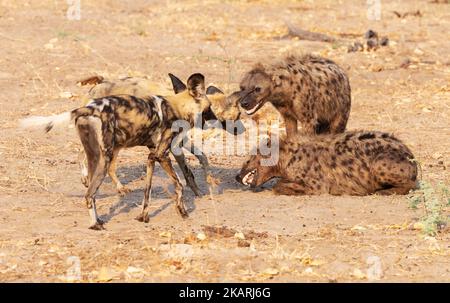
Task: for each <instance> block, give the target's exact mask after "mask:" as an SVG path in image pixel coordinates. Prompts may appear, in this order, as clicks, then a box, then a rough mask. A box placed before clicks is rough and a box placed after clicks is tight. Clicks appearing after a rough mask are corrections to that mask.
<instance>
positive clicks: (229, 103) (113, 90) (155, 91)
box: [79, 73, 244, 196]
mask: <svg viewBox="0 0 450 303" xmlns="http://www.w3.org/2000/svg"><path fill="white" fill-rule="evenodd" d="M169 77H170V79H171V81H172V86H173V91H174V92H175V93H176V94H179V93H183V92H184V91H186V85H185V84H184V83H183V82H182V81H181V80H180V79H179V78H178V77H176V76H175V75H173V74H170V73H169ZM80 83H81V85H87V84H94V85H95V86H93V87H92V88H91V89H90V90H89V98H85V100H84V103H85V104H83V105H86V104H87V103H88V102H90V100H92V98H101V97H106V96H111V95H122V94H125V95H132V96H135V97H138V98H143V97H146V96H151V95H162V94H163V93H164V94H167V90H165V89H164V88H163V87H162V86H161V85H159V84H157V83H154V82H152V81H151V80H149V79H146V78H136V77H128V78H124V79H119V80H115V81H110V80H105V79H104V78H103V77H101V76H94V77H90V78H87V79H85V80H82V81H80ZM206 95H207V101H208V103H209V104H208V107H207V109H205V110H203V111H202V112H201V115H202V117H201V118H202V125H203V123H205V121H207V120H219V121H220V122H221V123H222V126H223V127H224V129H226V121H237V120H238V119H239V117H240V110H239V105H238V102H237V101H236V100H235V101H233V100H230V99H227V98H226V96H225V94H224V93H223V92H222V91H221V90H220V89H218V88H217V87H215V86H208V88H207V89H206ZM186 104H189V105H190V106H191V107H192V105H193V104H190V103H189V102H187V103H186ZM182 111H183V112H182V113H180V116H185V115H186V114H188V115H189V113H190V112H192V109H185V108H183V109H182ZM184 112H186V114H185V113H184ZM188 112H189V113H188ZM180 119H181V117H180ZM239 124H240V123H239V122H236V128H233V129H232V131H233V133H234V134H237V133H241V132H242V131H243V130H244V127H243V125H239ZM189 146H190V152H191V153H193V154H194V155H195V156H196V157H197V159H198V160H199V162H200V164H201V166H202V169H203V171H204V173H205V175H206V180H207V183H208V184H209V191H210V194H211V191H212V188H211V186H212V185H211V180H212V179H213V178H212V176H211V173H210V171H209V163H208V158H207V157H206V155H205V154H204V153H203V151H202V150H201V149H199V148H197V147H196V146H195V145H194V144H193V143H192V142H191V144H190V145H189ZM118 153H119V150H117V153H116V154H114V155H113V159H112V161H111V166H110V170H109V172H108V173H109V176H110V177H111V179H112V180H113V183H114V184H115V185H116V188H117V191H118V192H119V194H125V193H127V192H128V191H129V190H128V189H127V188H126V187H125V186H123V185H122V183H121V182H120V180H119V178H118V177H117V175H116V161H117V156H118ZM174 158H175V160H176V161H177V163H178V165H179V167H180V169H181V171H182V173H183V175H184V177H185V179H186V184H187V185H188V186H189V187H190V188H191V189H192V191H193V192H194V194H195V195H197V196H201V191H200V189H199V187H198V185H197V183H196V182H195V179H194V175H193V173H192V171H191V170H190V169H189V167H188V165H187V164H186V159H185V156H184V154H183V153H182V152H181V153H180V154H177V155H175V154H174ZM79 160H80V161H79V163H80V165H81V174H82V177H81V180H82V183H83V184H84V185H85V186H86V187H87V186H88V180H87V166H86V161H85V153H84V152H83V150H81V152H80V155H79Z"/></svg>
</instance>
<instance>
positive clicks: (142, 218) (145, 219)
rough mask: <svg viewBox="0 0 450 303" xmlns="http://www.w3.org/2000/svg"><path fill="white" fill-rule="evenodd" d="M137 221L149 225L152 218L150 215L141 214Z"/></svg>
mask: <svg viewBox="0 0 450 303" xmlns="http://www.w3.org/2000/svg"><path fill="white" fill-rule="evenodd" d="M135 219H136V220H138V221H139V222H144V223H148V222H149V221H150V216H149V215H148V214H144V213H140V214H139V215H138V216H137V217H136V218H135Z"/></svg>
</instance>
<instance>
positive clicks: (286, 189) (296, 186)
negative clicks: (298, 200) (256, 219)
mask: <svg viewBox="0 0 450 303" xmlns="http://www.w3.org/2000/svg"><path fill="white" fill-rule="evenodd" d="M273 191H274V193H275V194H277V195H289V196H292V195H312V194H314V190H313V188H312V187H310V186H308V185H307V184H305V183H304V182H303V183H302V184H300V183H294V182H290V181H287V180H280V181H278V183H277V184H276V185H275V186H274V187H273Z"/></svg>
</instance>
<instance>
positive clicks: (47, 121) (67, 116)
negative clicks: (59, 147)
mask: <svg viewBox="0 0 450 303" xmlns="http://www.w3.org/2000/svg"><path fill="white" fill-rule="evenodd" d="M81 116H93V117H100V111H99V110H98V109H96V108H92V107H80V108H77V109H74V110H72V111H69V112H64V113H62V114H59V115H55V116H47V117H45V116H32V117H28V118H25V119H22V120H20V127H21V128H33V129H38V128H42V129H43V130H44V131H45V132H49V131H50V130H52V129H53V127H64V126H67V125H69V124H70V123H72V121H74V120H75V119H76V118H78V117H81Z"/></svg>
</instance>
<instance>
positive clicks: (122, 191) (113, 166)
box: [108, 148, 130, 196]
mask: <svg viewBox="0 0 450 303" xmlns="http://www.w3.org/2000/svg"><path fill="white" fill-rule="evenodd" d="M119 151H120V148H116V149H115V150H114V151H113V155H112V159H111V165H110V166H109V169H108V174H109V176H110V177H111V180H112V181H113V183H114V185H115V186H116V189H117V192H118V193H119V194H120V195H121V196H123V195H125V194H126V193H128V192H130V190H129V189H128V188H127V187H125V186H124V185H123V184H122V183H121V182H120V180H119V178H118V177H117V175H116V170H117V156H118V155H119Z"/></svg>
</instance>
